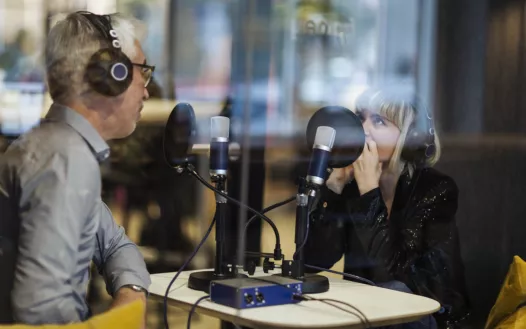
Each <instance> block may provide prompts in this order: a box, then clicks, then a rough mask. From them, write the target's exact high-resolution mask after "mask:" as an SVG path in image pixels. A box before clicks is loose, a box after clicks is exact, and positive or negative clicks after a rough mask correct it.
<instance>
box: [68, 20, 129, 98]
mask: <svg viewBox="0 0 526 329" xmlns="http://www.w3.org/2000/svg"><path fill="white" fill-rule="evenodd" d="M77 13H78V14H81V15H83V16H84V17H85V18H86V19H87V20H88V21H89V22H90V24H91V26H92V27H93V28H95V30H97V31H98V32H99V33H100V35H101V36H102V38H103V39H105V40H107V42H108V44H109V45H103V46H102V49H100V50H99V51H97V52H96V53H95V54H93V55H92V56H91V58H90V60H89V62H88V65H87V67H86V73H85V80H86V81H87V82H88V83H89V85H90V86H91V88H92V89H93V90H95V91H96V92H98V93H99V94H102V95H104V96H109V97H116V96H119V95H120V94H122V93H124V92H125V91H126V90H127V89H128V87H129V86H130V84H131V82H132V79H133V64H132V62H131V60H130V59H129V58H128V56H126V55H125V54H124V52H123V51H122V48H121V43H120V41H119V40H118V38H117V32H115V30H114V29H113V27H112V25H111V16H109V15H97V14H94V13H91V12H87V11H79V12H77Z"/></svg>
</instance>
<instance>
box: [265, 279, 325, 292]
mask: <svg viewBox="0 0 526 329" xmlns="http://www.w3.org/2000/svg"><path fill="white" fill-rule="evenodd" d="M275 275H278V276H283V277H285V278H290V279H294V280H298V281H302V282H303V288H302V289H301V291H302V293H304V294H321V293H322V292H327V291H329V287H330V284H329V279H328V278H327V277H326V276H323V275H318V274H305V276H304V277H303V278H295V277H293V276H286V275H283V274H275Z"/></svg>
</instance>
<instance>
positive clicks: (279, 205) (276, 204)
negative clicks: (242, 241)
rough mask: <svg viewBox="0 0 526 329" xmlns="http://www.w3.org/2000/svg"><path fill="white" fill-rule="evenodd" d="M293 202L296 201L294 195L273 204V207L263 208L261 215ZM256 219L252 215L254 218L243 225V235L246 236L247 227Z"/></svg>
mask: <svg viewBox="0 0 526 329" xmlns="http://www.w3.org/2000/svg"><path fill="white" fill-rule="evenodd" d="M294 200H296V196H295V195H294V196H291V197H290V198H288V199H287V200H283V201H280V202H278V203H275V204H273V205H271V206H268V207H267V208H264V209H263V210H261V213H262V214H264V213H267V212H269V211H271V210H274V209H276V208H279V207H281V206H284V205H286V204H287V203H289V202H292V201H294ZM257 218H258V215H254V216H252V217H251V218H250V219H249V220H248V221H247V223H246V224H245V235H246V232H247V229H248V226H249V225H250V224H252V222H253V221H255V220H256V219H257Z"/></svg>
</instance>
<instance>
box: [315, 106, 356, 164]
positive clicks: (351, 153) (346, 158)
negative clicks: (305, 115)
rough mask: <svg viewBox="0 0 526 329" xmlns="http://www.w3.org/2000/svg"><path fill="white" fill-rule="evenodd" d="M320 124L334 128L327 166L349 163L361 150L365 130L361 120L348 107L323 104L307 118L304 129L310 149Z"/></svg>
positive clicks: (354, 159)
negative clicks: (333, 137) (334, 135)
mask: <svg viewBox="0 0 526 329" xmlns="http://www.w3.org/2000/svg"><path fill="white" fill-rule="evenodd" d="M320 126H327V127H331V128H333V129H334V130H336V137H335V139H334V145H333V147H332V150H331V153H330V155H329V163H328V167H329V168H344V167H347V166H348V165H351V164H352V163H353V162H354V161H356V159H358V157H359V156H360V154H362V152H363V147H364V145H365V132H364V130H363V126H362V121H361V120H360V118H359V117H358V116H357V115H356V114H354V113H353V112H352V111H351V110H349V109H348V108H345V107H343V106H325V107H322V108H321V109H319V110H318V111H316V112H315V113H314V114H313V115H312V117H311V118H310V119H309V122H308V124H307V129H306V137H307V145H308V148H309V149H312V148H313V146H314V144H315V139H316V136H317V129H318V127H320Z"/></svg>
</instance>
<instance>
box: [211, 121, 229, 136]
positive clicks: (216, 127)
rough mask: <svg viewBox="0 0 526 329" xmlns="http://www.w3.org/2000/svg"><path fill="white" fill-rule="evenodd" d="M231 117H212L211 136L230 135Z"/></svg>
mask: <svg viewBox="0 0 526 329" xmlns="http://www.w3.org/2000/svg"><path fill="white" fill-rule="evenodd" d="M229 131H230V119H229V118H227V117H223V116H215V117H212V118H211V119H210V138H226V139H228V137H229Z"/></svg>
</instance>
